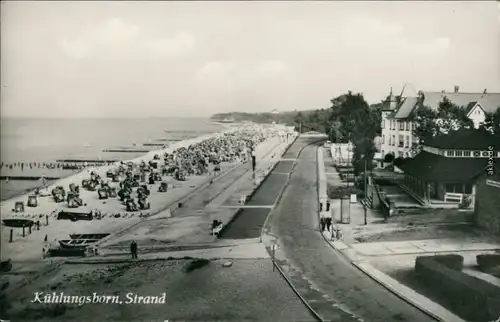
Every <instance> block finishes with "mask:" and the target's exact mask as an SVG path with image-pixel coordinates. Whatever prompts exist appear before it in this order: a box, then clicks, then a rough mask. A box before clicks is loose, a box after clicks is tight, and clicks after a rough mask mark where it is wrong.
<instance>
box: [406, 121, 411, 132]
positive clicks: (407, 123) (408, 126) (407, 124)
mask: <svg viewBox="0 0 500 322" xmlns="http://www.w3.org/2000/svg"><path fill="white" fill-rule="evenodd" d="M410 127H411V122H406V131H409V130H410Z"/></svg>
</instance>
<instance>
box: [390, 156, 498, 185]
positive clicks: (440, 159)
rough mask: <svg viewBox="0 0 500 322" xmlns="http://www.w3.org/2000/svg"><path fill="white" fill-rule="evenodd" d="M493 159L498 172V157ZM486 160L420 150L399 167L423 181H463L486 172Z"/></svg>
mask: <svg viewBox="0 0 500 322" xmlns="http://www.w3.org/2000/svg"><path fill="white" fill-rule="evenodd" d="M495 160H496V162H495V164H496V167H495V171H496V172H497V173H500V170H499V168H498V165H499V164H500V158H495ZM487 161H488V159H487V158H451V157H445V156H441V155H437V154H433V153H429V152H426V151H422V152H420V153H419V154H417V155H416V156H415V157H414V158H413V159H410V160H408V161H406V162H405V163H404V164H402V165H401V166H400V167H399V168H400V169H401V170H403V171H404V172H405V173H406V174H410V175H412V176H414V177H417V178H419V179H421V180H425V181H440V182H465V181H469V180H472V179H474V178H475V177H476V176H478V175H480V174H481V173H482V172H484V173H486V165H487Z"/></svg>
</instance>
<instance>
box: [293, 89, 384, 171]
mask: <svg viewBox="0 0 500 322" xmlns="http://www.w3.org/2000/svg"><path fill="white" fill-rule="evenodd" d="M331 104H332V105H331V107H330V108H329V109H321V110H317V111H315V112H313V113H309V114H307V115H306V114H304V113H300V112H299V113H298V114H297V115H296V117H295V118H294V125H295V127H296V128H297V129H298V130H302V132H307V131H317V132H321V133H325V134H327V135H328V136H329V138H330V140H331V141H332V142H336V143H348V142H351V143H352V144H353V148H354V150H353V160H352V162H353V165H354V168H355V174H359V173H360V172H362V171H364V164H365V160H366V162H367V167H368V168H369V169H371V168H372V167H373V166H372V160H373V156H374V154H375V152H376V148H375V145H374V138H375V137H376V136H379V135H380V134H381V127H380V126H381V107H382V104H375V105H371V106H370V105H369V104H368V103H367V102H366V100H365V99H364V97H363V95H362V94H359V93H358V94H354V93H352V92H351V91H349V92H348V93H346V94H343V95H340V96H338V97H336V98H334V99H332V100H331Z"/></svg>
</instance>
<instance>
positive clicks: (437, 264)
mask: <svg viewBox="0 0 500 322" xmlns="http://www.w3.org/2000/svg"><path fill="white" fill-rule="evenodd" d="M462 265H463V257H462V256H460V255H440V256H420V257H417V260H416V262H415V272H416V273H417V276H418V278H419V280H420V281H421V282H422V283H423V284H425V285H427V286H428V287H429V288H431V289H432V290H433V291H434V292H435V293H438V294H440V295H442V296H443V297H445V298H446V300H447V301H449V302H450V303H452V304H453V306H454V307H456V308H457V310H461V311H462V314H463V315H464V316H463V317H464V318H466V319H467V320H470V319H473V320H486V321H490V320H494V319H496V318H498V316H500V305H498V304H499V303H500V288H498V287H496V286H494V285H492V284H490V283H488V282H486V281H483V280H482V279H479V278H476V277H474V276H470V275H468V274H465V273H463V272H461V270H460V269H459V268H460V267H461V266H462ZM464 310H466V311H467V312H465V311H464ZM469 314H470V315H473V317H472V316H465V315H469Z"/></svg>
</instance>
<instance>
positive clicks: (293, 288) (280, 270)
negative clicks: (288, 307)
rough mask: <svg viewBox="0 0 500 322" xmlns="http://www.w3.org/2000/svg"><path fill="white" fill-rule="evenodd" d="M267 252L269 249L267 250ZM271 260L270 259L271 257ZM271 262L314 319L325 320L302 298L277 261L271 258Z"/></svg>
mask: <svg viewBox="0 0 500 322" xmlns="http://www.w3.org/2000/svg"><path fill="white" fill-rule="evenodd" d="M266 250H267V247H266ZM268 252H269V251H268ZM271 260H272V259H271ZM272 262H273V265H274V266H275V267H276V268H277V269H278V271H279V272H280V274H281V276H283V278H284V279H285V281H286V283H287V284H288V285H289V286H290V287H291V288H292V290H293V292H294V293H295V294H296V295H297V296H298V297H299V299H300V300H301V301H302V303H304V305H305V306H306V308H307V309H308V310H309V312H311V314H312V315H313V316H314V317H315V318H316V320H318V321H321V322H323V321H326V320H325V319H324V318H323V317H322V316H321V315H319V314H318V312H316V311H315V310H314V309H313V308H312V307H311V306H310V305H309V303H307V301H306V299H304V298H303V297H302V295H300V294H299V291H297V289H296V288H295V286H294V285H293V284H292V281H290V279H288V277H287V276H286V274H285V272H283V270H282V269H281V267H280V266H279V264H278V263H276V261H275V260H272Z"/></svg>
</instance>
